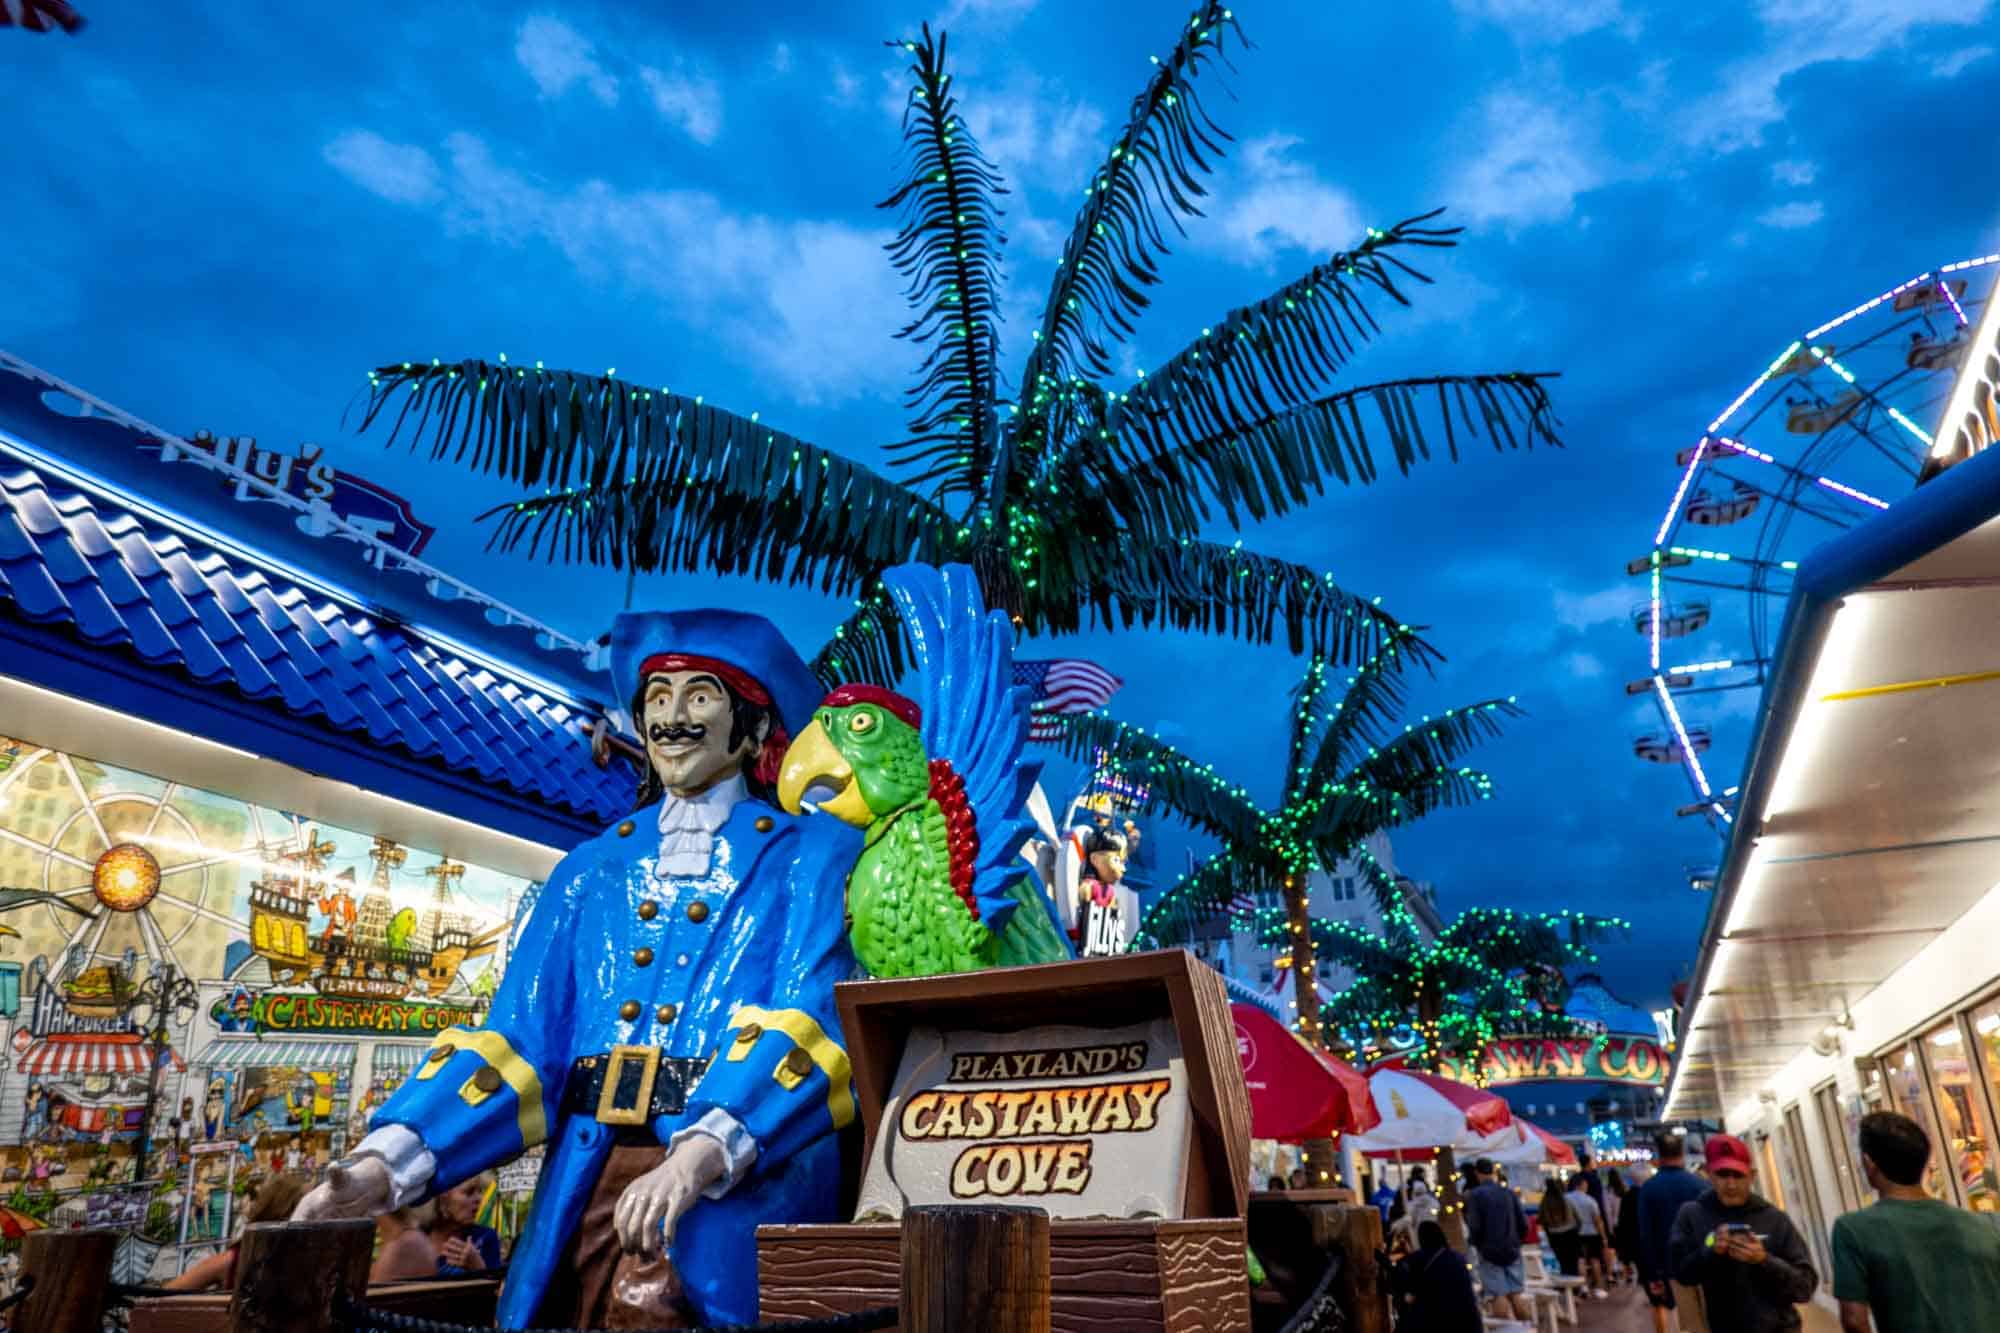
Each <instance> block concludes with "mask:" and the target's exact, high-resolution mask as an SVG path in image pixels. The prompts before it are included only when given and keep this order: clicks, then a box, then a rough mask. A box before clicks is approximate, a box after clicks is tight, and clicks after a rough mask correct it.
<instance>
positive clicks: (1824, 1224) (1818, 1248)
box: [1780, 1103, 1833, 1285]
mask: <svg viewBox="0 0 2000 1333" xmlns="http://www.w3.org/2000/svg"><path fill="white" fill-rule="evenodd" d="M1780 1146H1781V1148H1782V1150H1783V1151H1782V1163H1783V1166H1784V1167H1785V1168H1786V1175H1785V1193H1786V1194H1787V1195H1789V1196H1790V1197H1791V1199H1792V1208H1793V1210H1794V1214H1795V1216H1796V1213H1797V1210H1798V1209H1799V1208H1800V1206H1801V1205H1803V1206H1804V1208H1805V1210H1806V1212H1807V1213H1808V1214H1809V1216H1808V1217H1807V1218H1806V1219H1805V1221H1806V1226H1805V1232H1806V1235H1807V1236H1808V1237H1809V1238H1810V1240H1811V1243H1812V1251H1813V1262H1814V1263H1815V1264H1816V1265H1818V1268H1819V1278H1820V1281H1821V1282H1822V1283H1824V1284H1827V1285H1831V1284H1832V1282H1833V1264H1832V1263H1831V1262H1829V1259H1828V1255H1827V1248H1826V1241H1827V1236H1828V1234H1829V1232H1830V1230H1831V1228H1832V1226H1833V1219H1832V1218H1830V1217H1828V1216H1827V1215H1826V1210H1825V1209H1823V1208H1821V1207H1820V1202H1819V1185H1818V1184H1817V1182H1815V1181H1814V1180H1813V1173H1812V1157H1811V1156H1810V1155H1809V1154H1808V1153H1807V1152H1806V1127H1805V1120H1804V1118H1803V1117H1802V1116H1801V1115H1800V1113H1799V1108H1798V1105H1797V1104H1796V1103H1794V1104H1793V1105H1791V1106H1787V1107H1786V1108H1785V1120H1784V1129H1783V1139H1782V1142H1781V1145H1780Z"/></svg>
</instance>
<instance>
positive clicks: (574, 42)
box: [514, 14, 618, 106]
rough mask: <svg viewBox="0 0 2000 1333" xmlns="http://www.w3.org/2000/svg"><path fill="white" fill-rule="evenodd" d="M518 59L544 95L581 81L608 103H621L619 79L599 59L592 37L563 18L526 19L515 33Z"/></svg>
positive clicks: (556, 94)
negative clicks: (579, 30) (591, 40)
mask: <svg viewBox="0 0 2000 1333" xmlns="http://www.w3.org/2000/svg"><path fill="white" fill-rule="evenodd" d="M514 59H516V60H518V61H520V62H521V68H522V69H524V70H526V71H527V72H528V77H529V78H531V79H533V80H534V81H535V86H536V87H537V88H539V89H541V92H542V96H544V97H561V96H562V95H563V94H564V93H566V92H568V91H569V90H570V88H571V87H573V86H574V85H576V84H578V83H581V84H583V85H584V87H585V88H587V89H589V91H590V95H591V96H592V97H595V98H596V99H597V100H598V101H599V102H602V103H603V104H604V105H605V106H616V105H618V80H617V78H616V77H615V76H614V75H612V74H611V73H610V72H609V71H608V70H606V69H605V68H604V66H602V65H600V64H598V63H597V53H596V48H595V47H593V46H592V45H591V44H590V41H589V39H588V38H586V37H585V36H584V35H583V34H582V33H580V32H578V31H577V30H576V29H575V28H572V27H570V26H569V24H567V23H564V22H563V21H562V20H561V19H559V18H551V17H549V16H548V15H546V14H538V15H536V16H535V17H533V18H529V19H524V20H522V22H521V26H520V28H519V29H518V30H517V31H516V32H515V35H514Z"/></svg>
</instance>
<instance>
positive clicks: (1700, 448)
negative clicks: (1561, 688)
mask: <svg viewBox="0 0 2000 1333" xmlns="http://www.w3.org/2000/svg"><path fill="white" fill-rule="evenodd" d="M1767 373H1768V372H1767ZM1760 382H1761V381H1760ZM1751 387H1752V388H1755V387H1756V386H1755V385H1752V386H1751ZM1745 397H1748V395H1747V394H1746V395H1745ZM1735 410H1736V409H1735V408H1731V409H1730V411H1731V412H1733V411H1735ZM1724 415H1727V413H1725V414H1724ZM1709 429H1710V430H1714V429H1715V427H1713V426H1710V427H1709ZM1707 450H1708V437H1707V436H1706V435H1704V436H1702V437H1701V443H1700V444H1697V445H1696V446H1695V447H1694V456H1693V457H1692V458H1690V459H1688V465H1687V471H1685V472H1683V473H1681V484H1680V485H1679V486H1678V487H1676V488H1675V490H1674V499H1673V503H1671V504H1669V505H1668V506H1667V516H1666V517H1665V518H1663V519H1661V520H1660V530H1659V531H1658V532H1656V533H1654V534H1653V545H1655V546H1658V545H1659V544H1660V543H1662V542H1664V541H1665V540H1666V539H1667V532H1668V530H1669V529H1670V528H1672V527H1673V526H1674V519H1675V518H1676V517H1677V516H1678V515H1679V514H1680V512H1681V501H1682V500H1684V499H1686V498H1687V493H1688V487H1689V486H1691V485H1693V484H1694V474H1695V469H1696V468H1698V467H1700V466H1701V456H1702V454H1704V453H1705V452H1707ZM1653 665H1654V666H1658V665H1659V663H1658V662H1657V661H1656V662H1654V663H1653Z"/></svg>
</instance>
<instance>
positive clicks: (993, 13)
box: [938, 0, 1037, 26]
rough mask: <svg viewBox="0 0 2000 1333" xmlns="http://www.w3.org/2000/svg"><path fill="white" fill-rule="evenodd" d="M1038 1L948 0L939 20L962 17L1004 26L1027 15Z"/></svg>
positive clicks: (952, 19) (953, 19)
mask: <svg viewBox="0 0 2000 1333" xmlns="http://www.w3.org/2000/svg"><path fill="white" fill-rule="evenodd" d="M1036 3H1037V0H946V4H945V7H944V12H943V13H942V14H940V15H939V16H938V22H939V23H940V24H948V23H956V22H958V21H959V20H960V19H972V20H975V21H978V22H982V23H992V24H996V25H1000V26H1004V25H1006V24H1009V23H1014V22H1016V21H1018V20H1020V19H1023V18H1025V17H1027V15H1028V13H1029V11H1030V10H1032V9H1034V7H1035V5H1036Z"/></svg>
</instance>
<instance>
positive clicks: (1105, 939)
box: [1076, 820, 1139, 958]
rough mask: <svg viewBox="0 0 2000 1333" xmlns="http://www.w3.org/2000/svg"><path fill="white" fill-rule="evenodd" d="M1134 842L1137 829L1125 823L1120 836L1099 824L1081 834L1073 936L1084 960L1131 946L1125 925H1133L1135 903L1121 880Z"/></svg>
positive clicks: (1122, 950) (1136, 840)
mask: <svg viewBox="0 0 2000 1333" xmlns="http://www.w3.org/2000/svg"><path fill="white" fill-rule="evenodd" d="M1138 840H1139V830H1138V829H1137V828H1135V827H1134V826H1133V825H1132V823H1131V822H1130V821H1129V820H1128V821H1127V822H1126V824H1125V831H1124V832H1123V833H1120V832H1117V831H1116V830H1114V829H1113V828H1112V827H1111V825H1110V824H1109V823H1101V824H1097V825H1095V826H1093V827H1092V828H1090V829H1089V830H1088V831H1086V832H1085V833H1083V834H1082V835H1081V838H1080V841H1081V844H1082V851H1083V856H1084V861H1085V868H1084V873H1083V877H1082V878H1081V879H1079V880H1078V881H1077V885H1076V898H1077V903H1076V908H1077V936H1078V942H1079V944H1080V945H1081V948H1080V949H1079V952H1081V953H1082V954H1083V955H1084V956H1085V957H1087V958H1089V957H1100V956H1102V955H1104V954H1114V953H1124V952H1125V947H1126V945H1128V944H1129V943H1131V938H1132V935H1131V931H1130V929H1128V926H1127V922H1128V919H1129V920H1130V921H1131V923H1132V924H1134V925H1136V924H1137V910H1138V900H1137V897H1136V895H1134V894H1133V892H1132V891H1131V890H1130V889H1127V888H1125V887H1123V884H1122V881H1123V880H1124V878H1125V860H1126V858H1127V857H1128V856H1129V855H1131V851H1132V845H1133V844H1134V843H1136V842H1138Z"/></svg>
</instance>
